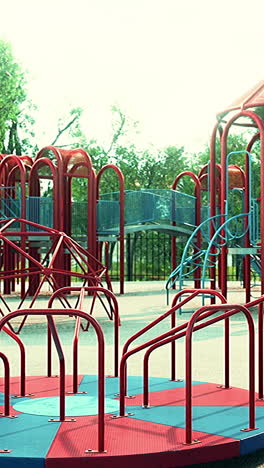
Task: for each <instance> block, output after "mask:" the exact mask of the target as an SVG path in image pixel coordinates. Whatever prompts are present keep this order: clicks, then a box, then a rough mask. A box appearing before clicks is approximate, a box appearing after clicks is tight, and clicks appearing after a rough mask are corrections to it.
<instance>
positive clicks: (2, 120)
mask: <svg viewBox="0 0 264 468" xmlns="http://www.w3.org/2000/svg"><path fill="white" fill-rule="evenodd" d="M33 111H34V106H33V105H32V103H31V102H30V101H29V100H28V99H27V89H26V77H25V73H24V72H23V71H22V69H21V67H20V65H19V64H18V63H17V61H16V59H15V58H14V56H13V52H12V48H11V46H10V44H8V43H6V42H4V41H2V40H0V152H1V153H8V154H10V153H15V154H22V153H23V152H26V151H27V150H28V148H29V147H32V137H33V136H34V133H33V125H34V118H33Z"/></svg>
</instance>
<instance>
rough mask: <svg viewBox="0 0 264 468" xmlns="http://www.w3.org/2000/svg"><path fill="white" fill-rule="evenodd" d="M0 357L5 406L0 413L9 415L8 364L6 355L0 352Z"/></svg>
mask: <svg viewBox="0 0 264 468" xmlns="http://www.w3.org/2000/svg"><path fill="white" fill-rule="evenodd" d="M0 359H2V361H3V364H4V372H5V406H4V413H3V414H2V413H1V415H3V416H10V365H9V361H8V359H7V357H6V355H5V354H3V353H1V352H0Z"/></svg>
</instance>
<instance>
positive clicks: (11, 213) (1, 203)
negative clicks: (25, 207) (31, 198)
mask: <svg viewBox="0 0 264 468" xmlns="http://www.w3.org/2000/svg"><path fill="white" fill-rule="evenodd" d="M20 214H21V200H20V199H17V198H11V197H10V198H1V199H0V219H6V218H20Z"/></svg>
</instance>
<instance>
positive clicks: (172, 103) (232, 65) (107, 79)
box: [0, 0, 264, 151]
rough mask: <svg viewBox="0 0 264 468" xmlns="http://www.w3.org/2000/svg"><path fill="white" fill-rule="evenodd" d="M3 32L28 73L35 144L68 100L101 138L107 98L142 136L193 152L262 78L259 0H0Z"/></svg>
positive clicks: (44, 139) (263, 8) (44, 138)
mask: <svg viewBox="0 0 264 468" xmlns="http://www.w3.org/2000/svg"><path fill="white" fill-rule="evenodd" d="M0 11H1V24H0V38H2V39H5V40H8V41H10V42H11V44H12V45H13V51H14V54H15V56H16V57H17V58H18V60H19V61H20V62H21V64H22V66H23V67H24V68H25V69H27V70H29V72H30V87H29V89H30V94H31V96H32V99H33V101H34V102H35V103H36V104H37V105H38V107H39V112H38V132H39V139H40V146H44V145H46V144H49V143H50V140H51V138H52V137H54V134H55V133H56V132H55V129H56V122H57V120H58V118H59V117H60V116H62V115H63V114H64V113H65V111H67V110H68V109H69V108H70V107H76V106H81V107H83V108H85V114H84V117H83V127H84V129H85V131H86V133H87V136H88V137H90V138H92V137H95V138H97V139H98V141H99V142H100V141H103V140H105V139H106V137H107V135H109V132H110V125H111V116H110V113H109V109H110V106H111V105H112V104H118V105H119V106H120V108H121V109H122V110H124V111H125V112H126V113H127V114H128V115H129V116H130V117H132V118H133V119H135V120H139V121H140V129H141V135H140V137H139V138H140V141H141V142H142V143H143V144H146V145H148V144H149V143H152V144H154V145H158V146H165V145H169V144H176V145H184V146H185V147H186V148H187V150H191V151H192V150H193V151H195V150H199V149H200V148H201V146H202V145H203V144H204V143H206V142H207V141H208V139H209V136H210V133H211V130H212V126H213V123H214V119H215V114H216V113H217V112H218V111H220V110H222V109H224V108H226V107H227V106H228V104H230V102H232V101H233V100H234V99H235V98H236V97H238V96H240V95H241V94H243V93H244V92H245V91H246V90H247V89H249V88H251V87H252V86H253V85H254V84H255V83H257V82H258V81H259V80H261V79H263V78H264V61H263V17H264V2H263V0H251V1H250V2H249V1H248V0H221V1H220V2H219V1H218V0H74V1H68V0H45V1H40V0H23V1H22V0H12V1H10V2H8V1H7V0H0Z"/></svg>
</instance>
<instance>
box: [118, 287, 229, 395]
mask: <svg viewBox="0 0 264 468" xmlns="http://www.w3.org/2000/svg"><path fill="white" fill-rule="evenodd" d="M185 294H190V296H189V297H187V298H185V299H183V301H181V302H180V303H178V304H177V301H178V300H179V299H180V298H181V296H183V295H185ZM199 294H208V295H212V296H216V297H218V298H219V299H220V300H221V302H226V299H225V298H224V296H222V294H221V293H220V292H218V291H214V290H211V289H185V290H183V291H179V292H178V293H177V294H176V295H175V297H174V299H173V302H172V307H171V309H169V310H168V311H167V312H165V313H164V314H163V315H161V316H160V317H158V318H157V319H155V320H153V322H151V323H149V324H148V325H146V327H144V328H142V330H140V331H138V332H137V333H135V334H134V335H132V336H131V337H130V338H129V339H128V340H127V341H126V343H125V344H124V347H123V353H122V354H123V355H124V354H126V353H127V352H128V348H129V346H130V345H131V343H133V341H135V340H136V339H137V338H139V337H140V336H142V335H143V334H144V333H146V332H147V331H148V330H150V329H151V328H153V327H154V326H155V325H157V324H158V323H160V322H161V321H162V320H164V319H165V318H167V317H168V316H171V331H168V332H167V334H166V336H170V335H172V334H173V333H174V331H172V330H173V329H174V328H175V326H176V312H177V310H179V309H180V308H181V307H183V306H184V305H186V304H187V303H188V302H190V301H191V300H192V299H194V298H195V297H196V296H198V295H199ZM186 326H187V322H186ZM162 336H163V335H162ZM225 336H227V333H225ZM163 338H164V337H163ZM158 340H159V338H158ZM226 350H227V351H228V349H227V347H226ZM175 351H176V348H175V343H174V342H172V343H171V380H176V356H175ZM125 373H126V370H125ZM125 393H126V379H125Z"/></svg>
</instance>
